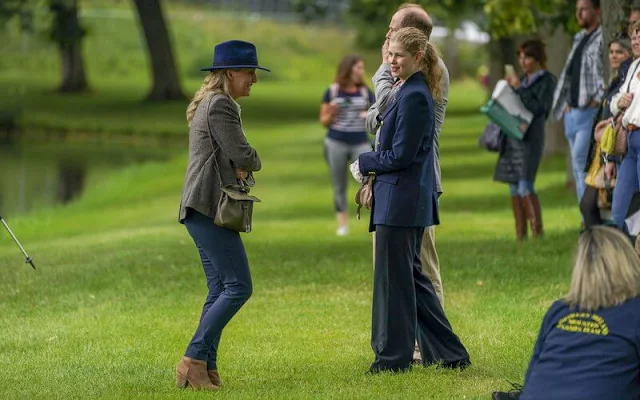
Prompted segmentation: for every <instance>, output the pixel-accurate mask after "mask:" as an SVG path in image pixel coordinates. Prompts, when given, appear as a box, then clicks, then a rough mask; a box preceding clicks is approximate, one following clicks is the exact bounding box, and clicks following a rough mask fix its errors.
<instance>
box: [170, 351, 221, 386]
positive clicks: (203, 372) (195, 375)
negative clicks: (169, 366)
mask: <svg viewBox="0 0 640 400" xmlns="http://www.w3.org/2000/svg"><path fill="white" fill-rule="evenodd" d="M176 386H178V387H179V388H182V389H184V388H186V387H187V386H191V387H192V388H193V389H195V390H217V389H219V387H218V386H216V385H214V384H213V383H211V380H210V379H209V375H207V362H206V361H201V360H195V359H193V358H189V357H182V360H180V362H179V363H178V366H177V367H176Z"/></svg>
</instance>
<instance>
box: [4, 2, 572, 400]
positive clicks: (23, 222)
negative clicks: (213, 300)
mask: <svg viewBox="0 0 640 400" xmlns="http://www.w3.org/2000/svg"><path fill="white" fill-rule="evenodd" d="M99 3H100V2H95V1H92V2H90V4H91V5H93V6H96V7H97V6H98V5H99ZM121 4H122V7H123V9H125V11H126V10H129V7H130V2H123V3H121ZM196 14H197V13H196ZM205 16H206V17H207V18H205V19H197V18H196V17H198V16H197V15H193V14H190V15H188V16H187V17H188V18H178V17H176V18H175V19H172V31H173V33H174V34H173V36H174V43H175V44H176V46H175V47H176V52H177V54H178V58H179V62H180V66H181V70H182V71H183V76H182V79H183V83H184V87H185V91H186V92H187V93H189V94H191V93H193V91H194V90H195V89H196V88H197V87H198V86H199V84H200V82H201V78H202V76H201V75H199V74H198V73H197V72H195V71H196V68H197V67H200V66H201V64H202V63H205V64H206V63H207V62H209V57H210V51H211V46H212V43H214V42H217V41H219V40H224V39H228V38H230V35H231V33H233V32H232V31H230V30H229V29H228V27H229V25H228V23H227V24H226V25H225V23H224V22H221V21H220V20H218V19H211V16H210V15H205ZM189 18H192V19H189ZM193 18H195V19H193ZM198 18H199V17H198ZM84 20H85V22H87V23H88V24H89V28H90V35H89V36H88V37H87V42H86V45H85V51H86V55H87V60H88V61H87V63H88V73H89V78H90V82H91V85H92V88H93V91H92V92H91V93H90V94H86V95H79V96H61V95H59V94H56V93H54V92H53V91H52V90H53V88H54V87H55V85H56V83H57V81H58V79H59V78H58V72H57V68H58V66H57V58H56V56H57V54H56V53H55V49H52V48H51V46H50V45H45V44H44V43H43V42H42V41H35V40H34V42H33V43H32V46H33V47H32V53H30V54H27V55H20V41H19V37H16V36H15V35H14V36H11V35H12V33H11V32H12V31H11V30H8V31H3V32H2V33H1V34H0V37H1V38H2V39H3V47H2V49H3V57H0V87H2V88H9V90H6V91H5V90H0V109H10V108H12V107H13V108H21V109H22V114H21V117H20V119H19V123H20V125H21V126H22V127H23V128H25V129H26V131H27V132H30V133H31V135H30V136H28V137H27V138H26V139H25V143H24V145H25V147H28V148H30V149H31V148H33V149H32V150H31V153H28V154H27V157H38V154H39V153H38V152H43V151H51V152H55V151H59V149H60V146H65V147H66V146H69V145H70V143H71V145H73V146H74V149H77V150H74V151H77V152H78V156H83V157H91V153H82V146H83V143H86V142H87V141H94V142H95V141H97V142H98V143H99V144H100V146H103V147H102V149H103V151H104V154H103V155H102V156H103V157H104V156H105V155H106V154H111V153H113V152H114V151H115V152H117V149H118V145H119V144H121V143H126V144H127V145H137V146H140V147H143V148H144V151H145V152H152V151H154V149H157V151H158V154H159V155H162V157H158V158H163V157H165V156H166V154H167V153H169V154H171V156H170V161H155V162H147V163H144V164H141V165H137V166H130V167H127V168H125V169H123V170H121V171H119V172H117V173H113V174H109V175H107V176H106V177H103V178H101V179H100V180H99V181H97V182H94V184H93V185H92V186H91V187H90V188H88V190H87V191H86V192H85V193H84V194H83V195H82V197H81V198H80V199H79V200H78V201H76V202H74V203H72V204H71V205H68V206H65V207H55V208H48V209H41V210H38V211H35V212H33V213H31V214H28V215H23V216H19V217H12V218H10V220H9V221H8V222H9V224H10V225H11V227H12V229H13V230H14V232H15V233H16V234H17V235H18V237H19V239H20V240H21V241H22V243H23V245H25V246H26V248H27V250H28V251H29V252H30V254H31V255H32V256H33V257H34V258H35V260H36V263H37V266H38V270H37V271H33V270H31V269H30V267H28V266H27V265H24V264H23V258H22V256H21V254H20V253H19V251H18V249H17V247H15V245H14V244H13V243H12V242H11V240H10V238H9V236H8V235H7V234H6V232H4V230H3V229H1V228H0V364H1V365H3V368H2V369H0V383H1V384H0V399H25V398H42V399H54V398H55V399H73V398H112V399H123V398H167V399H175V398H185V399H186V398H193V399H195V398H202V399H204V398H211V397H212V396H215V397H224V398H234V399H237V398H243V399H253V398H257V397H261V398H345V399H351V398H362V399H369V398H416V399H418V398H420V399H424V398H428V399H464V398H467V399H472V398H488V396H489V394H490V392H491V391H492V390H495V389H506V388H507V387H508V384H507V382H506V380H505V379H506V378H508V379H510V380H514V381H521V380H522V376H523V374H524V371H525V368H526V366H527V362H528V359H529V356H530V354H531V350H532V346H533V341H534V340H535V336H536V334H537V329H538V327H539V324H540V321H541V317H542V315H543V313H544V311H545V309H546V307H548V306H549V305H550V303H551V302H552V301H553V300H554V299H555V298H557V297H559V296H561V295H562V294H563V293H564V292H565V290H566V289H567V286H568V278H569V273H570V268H571V260H572V251H573V247H574V244H575V241H576V237H577V227H578V224H579V214H578V210H577V207H576V204H575V196H574V195H573V194H572V193H569V192H566V191H565V190H564V179H565V164H564V159H562V158H553V159H547V160H545V161H544V163H543V165H542V167H541V172H540V174H539V177H538V182H537V188H538V192H539V194H540V198H541V201H542V204H543V215H544V222H545V228H546V232H547V235H546V237H545V238H544V239H543V240H540V241H538V242H527V243H525V244H523V245H520V246H518V245H516V243H515V241H514V234H513V230H514V229H513V221H512V217H511V210H510V208H509V207H510V205H509V203H510V202H509V198H508V190H507V188H506V187H505V186H504V185H500V184H496V183H493V182H492V181H491V176H492V172H493V166H494V163H495V155H494V154H489V153H486V152H483V151H481V150H480V149H479V148H478V146H477V137H478V135H479V134H480V132H481V131H482V129H483V127H484V124H485V119H484V118H483V117H481V116H479V115H478V114H477V109H478V107H479V105H480V104H481V102H482V100H483V98H484V93H483V92H482V91H481V90H480V89H478V88H477V87H476V86H475V85H474V84H473V83H470V82H462V83H456V84H455V85H454V86H453V88H452V92H451V95H450V98H449V110H448V115H447V120H446V122H445V128H444V131H443V133H442V137H441V159H442V170H443V179H444V188H445V194H444V196H443V197H442V199H441V221H442V225H440V226H439V227H438V228H437V242H438V251H439V256H440V261H441V268H442V275H443V281H444V288H445V300H446V311H447V313H448V317H449V319H450V321H451V323H452V325H453V327H454V328H455V330H456V332H457V333H458V335H459V336H460V337H461V339H462V341H463V342H464V343H465V344H466V346H467V348H468V350H469V352H470V354H471V357H472V360H473V363H474V364H473V366H472V367H471V368H469V369H468V370H465V371H463V372H456V371H443V370H437V369H435V368H426V369H423V368H416V369H414V371H412V372H411V373H408V374H404V375H397V376H393V375H384V374H383V375H380V376H374V377H370V376H365V375H364V372H365V371H366V370H367V369H368V367H369V364H370V362H371V361H372V355H373V353H372V351H371V349H370V347H369V340H370V318H371V306H370V303H371V286H372V265H371V237H370V235H369V234H368V232H367V222H366V221H365V220H366V214H365V218H364V219H365V220H363V221H356V220H355V218H352V221H351V234H350V235H349V236H347V237H345V238H338V237H336V236H335V235H334V231H335V222H334V215H333V210H332V195H331V187H330V184H329V175H328V170H327V167H326V165H325V163H324V160H323V158H322V141H323V137H324V130H323V129H322V128H321V127H320V126H319V124H318V123H317V122H316V119H317V113H318V105H319V101H320V98H321V96H322V91H323V90H324V89H325V88H326V87H327V85H328V84H329V81H330V80H331V77H332V75H333V72H334V69H335V65H336V63H337V61H338V59H339V58H340V57H341V56H342V55H343V54H344V53H346V52H348V51H351V50H352V49H353V48H354V43H353V42H352V36H351V34H349V33H348V32H346V33H345V32H341V31H338V30H332V29H324V30H318V29H316V28H309V27H307V28H306V29H302V28H300V27H299V26H295V25H292V26H285V27H283V26H274V24H272V23H270V22H269V21H252V22H250V23H251V28H252V29H246V28H247V27H248V26H249V22H246V21H245V22H243V23H242V24H244V25H241V26H240V27H241V28H243V29H241V30H238V32H239V34H241V38H243V39H247V40H252V41H255V42H256V43H257V44H258V49H259V51H260V54H261V58H263V57H264V64H265V65H268V66H271V67H273V68H274V71H277V72H274V75H273V76H272V77H270V78H268V77H267V76H263V75H260V76H259V78H260V79H261V82H260V83H259V84H258V85H257V86H256V87H255V88H254V90H253V94H252V97H251V98H250V99H245V100H244V101H242V103H243V117H244V118H245V123H246V124H245V125H246V130H247V134H248V137H249V139H250V142H251V143H252V144H253V145H254V146H255V147H256V148H257V149H258V151H259V153H260V155H261V158H262V160H263V171H261V172H259V173H258V174H257V180H258V185H257V187H256V189H255V190H254V192H255V194H256V195H257V196H258V197H260V198H261V199H262V200H263V202H262V203H260V204H258V205H256V208H255V213H254V222H255V230H254V231H253V232H252V233H250V234H248V235H243V238H244V241H245V245H246V248H247V252H248V255H249V261H250V264H251V268H252V272H253V278H254V295H253V297H252V298H251V299H250V300H249V302H248V303H247V304H246V306H245V307H244V308H243V309H242V310H241V312H240V313H239V314H238V315H237V316H236V318H234V319H233V321H232V322H231V323H230V325H229V326H228V328H227V329H226V330H225V334H224V336H223V338H222V343H221V348H220V354H219V368H220V373H221V376H222V380H223V385H224V387H223V389H222V390H221V391H219V392H218V393H216V394H214V395H212V394H210V393H196V392H191V391H181V390H179V389H176V388H175V387H174V368H175V365H176V363H177V362H178V360H179V359H180V357H181V356H182V354H183V352H184V350H185V347H186V345H187V343H188V341H189V339H190V337H191V335H192V333H193V330H194V329H195V327H196V324H197V321H198V317H199V311H200V309H201V303H202V302H203V300H204V298H205V295H206V285H205V280H204V276H203V273H202V268H201V266H200V265H199V259H198V256H197V251H196V249H195V247H194V245H193V243H192V242H191V239H190V237H189V236H188V234H187V232H186V230H185V229H184V227H183V226H181V225H179V224H178V223H177V221H176V219H177V212H178V205H179V200H180V192H181V188H182V181H183V177H184V172H185V165H186V144H187V128H186V123H185V120H184V110H185V107H186V102H174V103H168V104H143V103H141V99H143V98H144V96H145V94H146V91H147V90H148V87H147V85H148V82H149V80H148V76H147V70H146V68H147V67H146V61H145V58H144V53H143V51H142V47H141V44H140V37H141V36H140V33H139V31H138V30H137V28H136V27H135V20H134V19H133V18H124V19H119V20H115V21H110V22H109V24H107V23H105V20H103V19H100V18H98V17H91V15H88V16H85V17H84ZM3 35H4V36H3ZM6 35H8V36H6ZM209 37H212V38H214V39H215V40H214V39H212V40H211V42H210V41H208V40H205V38H209ZM275 37H277V40H275V39H274V38H275ZM262 49H263V50H264V51H263V50H262ZM281 51H282V52H284V53H283V54H281V53H280V52H281ZM5 55H6V56H5ZM367 57H368V58H367V60H371V62H369V63H368V65H367V67H368V70H369V73H371V72H372V71H373V70H374V68H375V67H376V65H375V62H377V61H378V55H377V53H374V54H369V55H367ZM16 93H20V94H16ZM40 138H44V139H46V140H45V142H46V143H45V144H42V143H40V144H38V145H37V146H36V145H35V144H33V146H32V143H31V142H30V141H31V140H38V139H40ZM93 148H95V146H93ZM68 151H69V150H68V149H67V150H65V154H67V152H68ZM93 151H95V150H93ZM0 154H1V153H0ZM355 189H356V187H355V184H353V185H352V186H351V188H350V194H349V198H350V199H351V198H353V194H354V193H355ZM3 190H10V189H4V187H3ZM350 212H351V214H352V215H354V214H355V207H351V209H350Z"/></svg>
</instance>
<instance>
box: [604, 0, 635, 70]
mask: <svg viewBox="0 0 640 400" xmlns="http://www.w3.org/2000/svg"><path fill="white" fill-rule="evenodd" d="M631 3H633V0H607V1H603V2H601V3H600V4H601V8H602V39H603V40H602V46H603V49H602V54H604V57H603V59H604V75H605V82H609V78H610V76H609V73H610V67H609V57H607V54H608V53H609V52H608V49H607V44H608V43H609V42H610V41H611V39H613V38H614V37H615V36H616V35H617V34H618V33H620V32H626V31H627V26H628V20H629V12H630V10H631Z"/></svg>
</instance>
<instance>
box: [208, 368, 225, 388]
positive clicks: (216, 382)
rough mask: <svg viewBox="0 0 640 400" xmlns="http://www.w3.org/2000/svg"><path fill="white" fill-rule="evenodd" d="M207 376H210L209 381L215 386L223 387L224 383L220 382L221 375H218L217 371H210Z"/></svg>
mask: <svg viewBox="0 0 640 400" xmlns="http://www.w3.org/2000/svg"><path fill="white" fill-rule="evenodd" d="M207 374H208V375H209V380H210V381H211V383H213V385H214V386H218V387H220V386H222V382H220V374H218V370H217V369H208V370H207Z"/></svg>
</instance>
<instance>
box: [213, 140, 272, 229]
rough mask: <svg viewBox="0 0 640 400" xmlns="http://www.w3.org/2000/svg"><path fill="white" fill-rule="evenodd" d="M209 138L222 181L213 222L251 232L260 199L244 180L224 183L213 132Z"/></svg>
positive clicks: (223, 226) (222, 226)
mask: <svg viewBox="0 0 640 400" xmlns="http://www.w3.org/2000/svg"><path fill="white" fill-rule="evenodd" d="M209 139H211V148H212V150H213V161H214V162H215V164H216V171H217V172H218V179H219V181H220V200H218V206H217V207H216V216H215V218H214V219H213V223H214V224H216V225H217V226H219V227H221V228H225V229H229V230H231V231H236V232H251V228H252V217H253V203H255V202H260V199H259V198H257V197H255V196H251V195H249V191H250V189H249V186H248V185H247V184H245V182H244V181H241V180H237V181H238V182H239V183H238V184H235V185H223V184H222V174H221V173H220V167H219V166H218V160H217V159H216V157H215V149H216V146H215V145H214V144H213V137H212V136H211V133H209ZM220 154H222V150H220Z"/></svg>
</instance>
